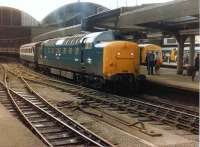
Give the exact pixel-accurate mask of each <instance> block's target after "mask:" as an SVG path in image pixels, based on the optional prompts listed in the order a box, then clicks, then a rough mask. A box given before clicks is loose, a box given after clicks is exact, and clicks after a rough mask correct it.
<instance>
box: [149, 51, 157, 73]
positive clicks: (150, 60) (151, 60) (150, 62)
mask: <svg viewBox="0 0 200 147" xmlns="http://www.w3.org/2000/svg"><path fill="white" fill-rule="evenodd" d="M147 65H148V75H153V67H154V65H155V56H154V53H153V52H151V53H149V54H148V55H147Z"/></svg>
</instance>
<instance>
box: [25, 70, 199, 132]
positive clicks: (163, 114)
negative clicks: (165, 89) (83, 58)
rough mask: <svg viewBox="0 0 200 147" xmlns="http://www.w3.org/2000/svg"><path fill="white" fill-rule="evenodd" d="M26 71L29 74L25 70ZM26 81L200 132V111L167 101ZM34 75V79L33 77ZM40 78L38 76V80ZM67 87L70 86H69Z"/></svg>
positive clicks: (92, 103)
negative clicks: (143, 99) (145, 99)
mask: <svg viewBox="0 0 200 147" xmlns="http://www.w3.org/2000/svg"><path fill="white" fill-rule="evenodd" d="M24 74H25V73H24ZM28 75H29V77H28V76H25V78H26V80H28V81H31V82H38V83H43V84H46V85H48V86H52V87H54V88H58V89H61V90H64V91H66V92H69V93H72V94H74V95H78V96H79V97H80V98H83V99H84V103H85V104H86V103H87V105H90V106H91V107H100V108H109V109H113V110H116V111H124V113H127V114H129V115H130V116H132V117H137V118H142V119H141V121H142V120H143V121H144V120H145V121H158V122H161V123H164V124H169V125H171V126H174V127H177V128H180V129H184V130H186V131H190V132H192V133H194V134H198V133H199V113H198V112H196V111H192V110H190V109H187V108H184V107H183V106H181V105H180V106H176V105H173V104H170V103H167V102H161V101H156V103H154V102H153V101H152V102H147V101H142V100H141V99H142V97H139V96H135V97H133V98H127V97H122V96H117V95H113V94H108V93H105V92H100V91H97V90H94V89H90V88H86V87H82V86H80V85H75V84H71V83H65V82H62V81H57V80H54V79H47V78H44V77H42V78H40V79H41V80H40V81H39V80H38V78H39V77H37V76H35V75H33V74H30V73H29V74H28ZM31 75H32V78H30V76H31ZM36 78H37V79H36ZM66 86H67V88H66Z"/></svg>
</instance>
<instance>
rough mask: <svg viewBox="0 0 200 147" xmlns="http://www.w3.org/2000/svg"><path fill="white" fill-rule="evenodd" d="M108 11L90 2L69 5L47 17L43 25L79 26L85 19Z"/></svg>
mask: <svg viewBox="0 0 200 147" xmlns="http://www.w3.org/2000/svg"><path fill="white" fill-rule="evenodd" d="M106 10H108V9H107V8H105V7H103V6H101V5H98V4H95V3H89V2H77V3H72V4H67V5H64V6H62V7H60V8H58V9H56V10H55V11H53V12H52V13H50V14H49V15H48V16H46V17H45V18H44V19H43V20H42V24H43V25H47V26H59V27H66V26H72V25H77V24H81V20H82V19H83V18H85V17H88V16H91V15H95V14H97V13H99V12H102V11H106Z"/></svg>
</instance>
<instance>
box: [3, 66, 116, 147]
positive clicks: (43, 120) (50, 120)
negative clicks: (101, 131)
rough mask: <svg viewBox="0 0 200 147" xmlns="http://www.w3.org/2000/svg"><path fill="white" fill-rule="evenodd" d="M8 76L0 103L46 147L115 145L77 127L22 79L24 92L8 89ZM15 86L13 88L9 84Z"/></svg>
mask: <svg viewBox="0 0 200 147" xmlns="http://www.w3.org/2000/svg"><path fill="white" fill-rule="evenodd" d="M8 77H9V76H8V73H7V71H6V69H5V73H4V78H3V79H4V81H3V82H1V83H0V98H1V100H0V102H1V103H2V104H4V106H5V107H6V108H7V109H8V110H9V111H10V112H12V113H13V114H14V115H15V116H17V117H19V119H20V120H21V121H23V122H24V123H25V124H26V125H27V126H28V127H29V128H30V129H31V130H32V131H33V132H34V133H35V134H36V135H37V136H38V137H39V138H40V139H41V140H42V141H43V142H44V143H45V144H46V145H48V146H51V147H54V146H59V147H61V146H63V147H65V146H99V147H104V146H106V147H107V146H114V145H112V144H111V143H110V142H108V141H106V140H104V139H103V138H101V137H100V136H97V135H96V134H94V133H92V132H91V131H89V130H88V129H86V128H84V127H83V126H82V125H80V124H78V123H77V122H75V121H74V120H72V119H71V118H69V117H68V116H66V115H65V114H64V113H62V112H61V111H59V110H58V109H57V108H55V107H54V106H52V105H51V104H49V103H48V102H47V101H46V100H45V99H44V98H42V97H41V96H40V95H38V94H37V93H36V92H35V91H34V90H33V89H32V88H31V87H30V85H29V84H28V83H27V82H26V80H25V79H24V78H23V77H22V76H21V77H20V79H19V81H21V85H23V86H24V89H22V88H20V90H19V88H17V87H14V86H13V87H8V85H10V83H9V84H8V82H7V80H8V79H9V78H8ZM10 86H12V85H10Z"/></svg>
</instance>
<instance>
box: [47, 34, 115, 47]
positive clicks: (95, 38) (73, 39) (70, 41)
mask: <svg viewBox="0 0 200 147" xmlns="http://www.w3.org/2000/svg"><path fill="white" fill-rule="evenodd" d="M113 40H114V36H113V32H112V31H104V32H95V33H89V34H87V33H85V34H76V35H73V36H67V37H62V38H55V39H49V40H46V41H44V42H43V44H44V45H46V46H55V45H65V44H67V45H74V44H79V43H81V42H84V43H92V42H93V43H95V44H96V43H99V42H103V41H113Z"/></svg>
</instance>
